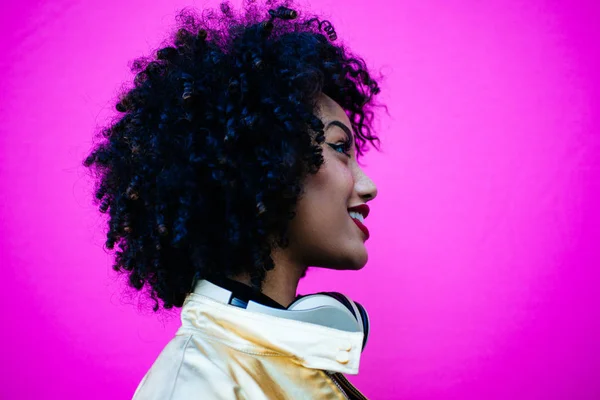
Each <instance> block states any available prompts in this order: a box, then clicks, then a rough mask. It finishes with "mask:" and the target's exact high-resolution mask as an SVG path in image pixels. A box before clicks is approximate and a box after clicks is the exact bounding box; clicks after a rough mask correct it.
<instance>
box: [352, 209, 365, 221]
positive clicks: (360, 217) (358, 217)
mask: <svg viewBox="0 0 600 400" xmlns="http://www.w3.org/2000/svg"><path fill="white" fill-rule="evenodd" d="M348 214H350V216H351V217H352V218H356V219H357V220H359V221H360V222H365V219H364V217H363V216H362V214H361V213H359V212H356V211H350V212H349V213H348Z"/></svg>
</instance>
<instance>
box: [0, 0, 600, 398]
mask: <svg viewBox="0 0 600 400" xmlns="http://www.w3.org/2000/svg"><path fill="white" fill-rule="evenodd" d="M214 3H215V2H212V3H211V4H214ZM313 3H314V4H317V3H318V5H319V7H320V9H322V10H324V11H326V12H327V13H328V14H330V15H331V17H332V18H331V19H332V21H333V22H334V23H335V25H336V27H337V30H338V33H339V34H340V36H341V37H345V38H346V39H347V41H348V42H349V43H350V44H351V45H352V46H353V47H354V49H355V50H357V51H358V52H360V53H361V54H363V55H364V56H365V58H366V59H367V60H368V61H369V62H370V63H371V65H373V66H377V67H381V70H382V72H383V73H384V74H386V75H387V76H388V79H387V80H386V81H385V82H384V85H383V88H384V93H383V96H384V100H385V101H386V102H387V103H388V105H389V108H390V114H391V117H392V118H383V119H382V121H381V124H380V128H381V129H380V134H381V136H382V138H383V150H384V151H383V153H379V154H378V153H377V152H371V153H370V154H369V156H367V158H366V164H367V168H366V169H367V172H368V173H370V174H371V176H372V177H373V178H374V180H375V181H376V182H377V183H378V185H379V197H378V199H377V200H376V201H375V202H374V203H372V204H373V207H372V214H371V216H370V217H369V219H368V221H367V222H368V225H369V228H370V230H371V232H372V238H371V239H370V240H369V242H368V247H369V251H370V260H369V263H368V265H367V267H366V268H365V269H363V270H362V271H360V272H332V271H318V270H312V271H310V272H309V274H308V276H307V278H306V279H305V280H304V281H303V282H302V284H301V290H300V291H301V292H302V293H306V292H309V291H318V290H339V291H345V292H347V293H348V294H349V295H351V296H353V297H354V298H355V299H357V300H359V301H361V302H363V303H364V304H365V305H366V306H367V307H368V309H369V310H370V314H371V317H372V319H373V334H372V337H371V340H370V342H369V345H368V347H367V350H366V351H365V353H364V358H363V362H362V364H361V373H360V375H358V376H356V377H351V380H352V381H353V382H354V383H356V384H357V385H358V386H359V387H360V388H361V389H362V390H363V391H364V392H365V394H366V395H368V396H369V397H372V398H373V399H406V400H421V399H423V400H424V399H428V400H429V399H431V400H433V399H463V400H469V399H482V398H484V399H512V400H520V399H527V400H530V399H557V400H558V399H590V400H591V399H599V398H600V372H599V371H600V340H599V339H598V337H599V335H600V318H599V317H600V307H599V306H600V304H599V303H600V302H599V300H598V296H597V294H596V293H598V290H599V289H598V287H599V286H600V272H599V271H598V268H599V266H600V263H599V261H600V257H599V256H600V251H599V249H598V246H599V244H600V232H599V229H600V228H599V227H600V211H598V208H597V206H598V204H599V202H598V199H599V196H598V195H599V191H600V179H599V178H600V170H599V168H600V152H599V150H600V148H599V144H600V139H599V136H598V135H599V130H598V128H599V127H600V121H599V120H598V117H597V115H598V114H597V111H598V100H599V93H600V90H599V85H600V78H598V72H597V71H598V69H599V67H600V63H599V57H598V55H599V51H598V44H597V43H598V39H599V37H598V36H599V35H598V28H597V25H596V23H597V21H598V20H599V17H600V8H599V7H598V6H596V5H594V4H595V3H597V2H596V1H588V2H584V1H583V0H576V1H572V2H558V1H542V0H514V1H506V0H504V1H475V0H463V1H453V0H450V1H448V0H443V1H442V0H419V1H416V0H415V1H395V0H371V1H368V2H365V1H363V0H343V1H342V0H326V1H323V0H319V1H318V2H317V1H314V2H313ZM13 4H17V5H11V6H8V10H5V11H3V13H2V14H1V15H0V18H1V19H0V27H2V29H3V30H4V31H3V32H2V35H1V39H0V40H1V41H0V54H1V60H0V72H1V74H2V75H1V76H2V79H1V80H0V93H1V102H0V265H1V267H2V278H1V279H0V282H1V285H2V290H0V304H2V306H3V307H2V308H3V321H4V323H3V324H2V326H3V327H2V328H1V329H0V343H1V346H2V353H1V358H2V369H3V370H2V374H1V378H0V379H1V381H0V382H1V383H0V398H2V399H23V400H24V399H39V398H44V399H49V398H52V399H54V398H56V399H59V398H60V399H79V398H85V399H127V398H130V396H131V395H132V393H133V391H134V389H135V387H136V386H137V384H138V382H139V380H140V379H141V377H142V376H143V374H144V373H145V372H146V370H147V368H148V367H149V366H150V365H151V363H152V361H153V360H154V358H155V357H156V355H157V354H158V352H159V351H160V350H161V349H162V347H163V346H164V344H165V343H166V342H167V341H168V340H169V338H170V337H171V336H172V335H173V333H174V331H175V329H176V327H177V322H178V321H177V315H176V313H171V314H170V315H164V314H163V315H162V316H156V315H152V313H151V312H149V311H140V310H138V308H137V306H136V305H137V303H136V300H135V299H130V298H128V297H126V296H124V295H122V291H121V286H120V283H118V282H119V281H118V280H116V279H115V278H116V277H115V276H114V275H113V273H112V271H111V270H110V263H109V259H108V256H107V254H106V253H104V252H103V250H102V243H103V233H102V230H103V228H104V225H103V221H102V218H101V217H100V216H99V215H98V214H97V213H96V211H95V208H94V207H93V206H92V205H91V203H90V195H89V192H90V188H89V182H88V180H87V178H86V175H85V171H84V169H83V167H81V166H80V161H81V159H82V158H83V156H84V154H85V153H86V152H87V151H88V150H89V148H90V146H91V135H92V132H94V131H95V130H96V128H97V127H98V126H100V125H103V124H104V123H105V122H106V121H107V117H108V116H110V115H111V112H112V105H113V103H114V102H113V101H112V98H113V96H114V95H115V94H116V92H117V89H118V87H119V85H120V83H121V82H123V81H125V80H126V79H128V78H130V75H129V71H128V68H127V63H128V61H130V60H132V59H133V58H134V57H137V56H140V55H144V54H148V52H149V51H150V50H151V49H153V48H154V47H155V46H156V45H158V44H159V43H160V39H161V38H162V37H163V33H164V32H165V31H166V29H167V28H168V27H169V26H170V25H171V24H172V22H173V16H174V14H175V12H176V11H177V10H178V9H179V8H181V7H182V6H185V5H190V4H194V3H193V2H189V1H188V2H185V1H181V0H177V1H173V0H154V1H152V2H149V1H139V0H128V1H122V0H121V1H116V0H103V1H93V2H89V1H83V0H53V1H45V2H44V1H41V0H21V1H19V2H14V3H13ZM196 4H201V3H196ZM236 4H239V3H236ZM6 7H7V5H3V8H6ZM594 109H595V110H596V112H594V111H593V110H594Z"/></svg>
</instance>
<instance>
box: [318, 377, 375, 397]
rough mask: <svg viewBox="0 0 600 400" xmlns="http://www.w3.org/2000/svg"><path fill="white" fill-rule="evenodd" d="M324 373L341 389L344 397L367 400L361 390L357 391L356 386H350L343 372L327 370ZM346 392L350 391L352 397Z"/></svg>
mask: <svg viewBox="0 0 600 400" xmlns="http://www.w3.org/2000/svg"><path fill="white" fill-rule="evenodd" d="M326 373H327V375H329V377H330V378H331V380H332V381H333V383H335V385H336V386H337V387H338V388H339V389H340V390H341V392H342V393H343V394H344V397H345V398H347V399H349V400H352V399H356V400H369V399H367V398H366V397H365V396H364V395H363V394H362V393H361V392H359V391H358V389H357V388H355V387H354V386H352V383H350V381H349V380H348V379H347V378H346V377H345V376H344V375H343V374H339V373H337V372H334V373H331V372H329V371H326ZM348 393H351V394H352V395H353V396H354V397H350V395H349V394H348Z"/></svg>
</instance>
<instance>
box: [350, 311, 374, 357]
mask: <svg viewBox="0 0 600 400" xmlns="http://www.w3.org/2000/svg"><path fill="white" fill-rule="evenodd" d="M354 304H355V305H356V308H357V309H358V312H359V313H360V316H361V319H362V325H363V333H364V337H363V345H362V348H363V351H364V349H365V347H366V346H367V340H368V339H369V330H370V328H371V326H370V323H369V314H367V310H366V309H365V308H364V307H363V306H362V305H361V304H360V303H358V302H356V301H355V302H354Z"/></svg>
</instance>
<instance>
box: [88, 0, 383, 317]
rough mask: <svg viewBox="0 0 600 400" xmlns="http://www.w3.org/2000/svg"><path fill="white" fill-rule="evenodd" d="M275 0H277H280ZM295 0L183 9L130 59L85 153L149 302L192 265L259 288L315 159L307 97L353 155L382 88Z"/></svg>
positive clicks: (366, 139) (168, 292)
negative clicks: (347, 126) (149, 50)
mask: <svg viewBox="0 0 600 400" xmlns="http://www.w3.org/2000/svg"><path fill="white" fill-rule="evenodd" d="M276 3H277V4H276ZM300 14H301V13H300V12H299V11H297V10H296V9H293V8H292V3H291V1H283V2H280V1H279V2H278V1H274V0H273V1H267V2H266V3H264V4H262V5H258V4H256V3H255V2H254V1H252V0H247V2H246V3H245V4H244V7H243V9H242V10H241V11H240V12H235V11H234V10H233V9H232V8H231V6H230V5H229V4H228V3H226V2H225V3H222V4H221V5H220V9H218V10H212V9H211V10H203V11H202V12H201V13H198V11H197V10H193V9H189V8H188V9H183V10H181V11H180V12H179V13H178V16H177V26H176V27H175V30H174V34H173V35H172V36H171V38H170V39H169V41H168V43H166V44H165V43H163V45H164V47H162V48H160V49H159V50H158V51H156V56H155V57H152V58H146V57H142V58H138V59H136V60H135V61H134V62H133V65H132V67H131V69H132V72H133V73H134V74H135V78H134V80H133V85H132V87H129V88H128V89H123V90H122V93H121V94H120V95H119V98H118V100H117V104H116V109H117V111H118V112H119V113H118V114H117V115H116V116H115V118H114V120H113V121H112V122H111V124H110V126H107V127H104V128H102V129H101V130H100V132H99V134H98V138H99V142H98V143H95V145H94V147H93V149H92V150H91V152H90V153H89V155H88V156H87V157H86V158H85V160H84V161H83V165H84V166H85V167H88V168H90V171H91V172H92V176H93V177H94V194H95V199H94V204H96V205H97V206H99V210H100V212H101V213H108V216H109V218H108V232H107V238H106V242H105V247H106V248H107V249H110V250H113V249H114V247H115V245H117V246H118V250H117V251H116V252H115V257H114V258H115V263H114V265H113V268H114V270H116V271H120V272H124V273H126V274H127V275H128V281H129V285H130V286H132V287H133V288H135V289H137V290H142V289H143V288H146V290H147V292H148V294H149V296H150V298H151V299H152V300H153V301H154V307H153V309H154V311H157V310H158V309H159V308H160V307H159V299H160V300H162V303H163V307H164V308H165V309H169V308H172V307H173V306H176V307H181V306H182V304H183V301H184V299H185V297H186V295H187V294H188V293H189V292H190V291H191V289H192V288H191V285H192V284H193V282H194V281H195V280H196V279H203V278H207V279H209V278H213V279H218V278H220V277H226V276H233V275H235V274H239V273H248V274H249V275H250V277H251V283H252V286H253V288H254V289H255V290H260V288H261V285H262V282H263V280H264V277H265V273H266V271H268V270H271V269H273V268H274V264H273V260H272V258H271V251H272V249H273V248H275V247H276V246H279V247H285V246H287V244H288V239H287V235H286V230H287V227H288V225H289V221H290V220H291V219H292V218H293V217H294V215H295V206H296V203H297V200H298V198H299V196H301V195H302V182H303V180H304V178H305V177H306V175H307V174H314V173H316V172H317V171H318V170H319V167H320V166H321V165H322V163H323V157H322V149H321V146H320V145H321V144H322V143H323V142H324V132H323V128H324V126H323V123H322V122H321V120H320V119H319V118H318V117H317V114H316V112H317V108H316V107H317V97H318V94H319V93H321V92H322V93H325V94H327V95H328V96H329V97H331V98H332V99H333V100H335V101H336V102H337V103H338V104H340V106H341V107H342V108H343V109H344V110H345V111H346V113H347V114H348V116H349V119H350V121H351V123H352V128H353V130H354V132H355V141H356V143H355V144H356V149H357V156H360V155H362V154H364V152H365V151H366V150H367V149H368V145H369V144H372V145H373V146H374V147H375V148H377V149H378V146H377V145H378V142H379V139H378V138H377V137H376V136H375V135H374V134H373V133H372V131H373V128H372V121H373V116H374V112H373V107H374V106H376V104H375V101H374V96H375V95H376V94H377V93H378V92H379V91H380V89H379V86H378V83H377V81H376V80H375V79H374V78H372V76H371V74H370V73H369V72H368V69H367V66H366V64H365V62H364V60H363V59H361V58H360V57H357V56H355V55H353V54H352V53H351V52H350V51H349V50H348V49H347V48H346V46H344V45H342V44H339V45H334V44H333V41H335V40H336V39H337V34H336V32H335V30H334V28H333V26H332V25H331V23H330V22H329V21H326V20H320V19H319V18H318V17H314V16H307V17H304V16H301V15H300Z"/></svg>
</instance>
